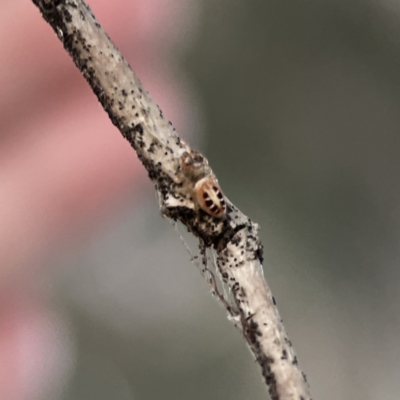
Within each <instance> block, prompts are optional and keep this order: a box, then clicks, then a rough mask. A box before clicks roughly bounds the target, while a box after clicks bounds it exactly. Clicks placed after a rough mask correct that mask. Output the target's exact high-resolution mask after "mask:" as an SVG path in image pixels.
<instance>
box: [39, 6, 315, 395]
mask: <svg viewBox="0 0 400 400" xmlns="http://www.w3.org/2000/svg"><path fill="white" fill-rule="evenodd" d="M33 3H34V4H35V5H36V6H37V7H38V8H39V9H40V11H41V13H42V15H43V17H44V19H45V20H46V21H47V22H48V23H49V24H50V25H51V26H52V28H53V29H54V31H55V32H56V34H57V36H58V38H59V39H60V40H61V42H62V43H63V45H64V47H65V49H66V50H67V51H68V53H69V54H70V55H71V57H72V59H73V61H74V62H75V64H76V66H77V67H78V68H79V69H80V71H81V72H82V74H83V76H84V77H85V78H86V80H87V81H88V83H89V85H90V86H91V88H92V89H93V91H94V93H95V94H96V96H97V98H98V99H99V101H100V103H101V104H102V106H103V108H104V110H105V111H106V112H107V113H108V115H109V117H110V119H111V121H112V122H113V124H114V125H115V126H116V127H117V128H118V129H119V130H120V132H121V133H122V135H123V136H124V138H125V139H127V140H128V141H129V143H130V144H131V145H132V147H133V148H134V149H135V150H136V153H137V155H138V157H139V159H140V160H141V162H142V163H143V165H144V167H145V168H146V170H147V172H148V174H149V177H150V179H151V180H152V181H153V183H154V184H155V188H156V191H157V192H158V195H159V199H160V207H161V212H162V214H163V215H164V216H165V217H168V218H171V219H173V220H175V221H176V220H179V221H181V222H182V223H183V224H184V225H185V226H186V227H187V228H188V230H189V231H190V232H191V233H192V234H194V235H195V236H196V237H197V238H198V239H199V241H200V245H201V248H204V249H205V248H206V247H207V248H208V247H212V248H214V249H215V251H216V253H217V266H218V269H219V272H220V275H221V276H222V278H223V281H224V283H225V284H227V285H228V286H229V288H230V290H231V293H232V296H233V302H234V305H233V306H234V312H235V313H237V316H235V318H234V319H235V321H236V324H237V325H239V327H240V329H241V331H242V333H243V336H244V338H245V339H246V341H247V343H248V345H249V347H250V349H251V351H252V352H253V354H254V356H255V358H256V360H257V362H258V363H259V365H260V367H261V371H262V375H263V376H264V378H265V381H266V383H267V385H268V387H269V393H270V395H271V398H272V399H273V400H278V399H280V400H286V399H296V400H300V399H302V400H308V399H310V392H309V388H308V385H307V382H306V378H305V375H304V374H303V373H302V371H301V370H300V369H299V366H298V363H297V358H296V356H295V354H294V351H293V348H292V345H291V342H290V341H289V339H288V337H287V335H286V332H285V329H284V326H283V324H282V321H281V318H280V316H279V313H278V310H277V308H276V306H275V302H274V299H273V297H272V294H271V291H270V289H269V288H268V286H267V284H266V282H265V280H264V277H263V273H262V266H261V263H262V245H261V242H260V240H259V238H258V225H257V224H255V223H254V222H252V221H251V220H250V219H249V218H248V217H246V216H245V215H244V214H242V213H241V212H240V211H239V210H238V209H237V208H236V207H235V206H234V205H233V204H232V203H230V202H229V201H228V200H227V199H224V200H225V205H224V204H223V202H222V205H221V204H220V205H221V207H222V206H223V207H224V208H223V209H221V210H220V211H218V214H217V212H216V211H215V212H214V211H213V209H212V207H211V209H210V210H208V211H209V212H207V209H205V206H204V204H203V206H202V203H201V199H199V200H198V201H197V202H196V194H197V193H196V192H195V191H194V189H195V188H196V186H195V183H196V179H197V178H198V177H199V176H200V175H199V173H198V172H195V173H193V174H192V175H190V173H187V172H186V173H184V172H185V171H184V169H185V168H184V167H188V166H189V167H194V165H195V164H196V163H197V164H199V165H201V166H202V167H203V170H202V171H203V174H202V175H201V176H200V177H204V176H205V177H208V178H210V179H211V180H212V182H215V183H216V178H215V176H214V175H213V173H212V171H211V169H210V168H209V167H208V163H207V160H206V159H205V158H203V157H202V156H201V155H200V154H198V153H196V152H194V151H192V150H191V149H190V148H189V146H188V145H186V144H185V143H184V142H183V141H182V140H181V139H180V138H179V136H178V135H177V134H176V132H175V130H174V129H173V128H172V125H171V124H170V123H169V122H168V121H167V120H166V119H165V118H164V117H163V114H162V112H161V110H160V109H159V107H158V106H157V105H156V104H155V103H154V102H153V100H152V99H151V98H150V96H149V95H148V93H147V92H146V91H145V90H144V88H143V86H142V84H141V83H140V81H139V80H138V78H137V77H136V76H135V74H134V73H133V72H132V70H131V68H130V67H129V65H128V63H127V62H126V60H125V59H124V58H123V57H122V55H121V54H120V53H119V51H118V50H117V49H116V47H115V46H114V44H113V43H112V42H111V40H110V39H109V37H108V36H107V34H106V33H105V32H104V30H103V28H102V27H101V26H100V24H99V23H98V22H97V20H96V19H95V17H94V15H93V14H92V12H91V10H90V9H89V7H88V6H87V5H86V4H85V2H84V1H82V0H33ZM185 157H186V158H185ZM193 176H195V177H197V178H196V179H194V178H193ZM215 194H216V195H217V194H218V192H216V193H215ZM220 198H221V197H220ZM215 199H217V201H218V198H217V197H215ZM199 205H200V207H199ZM213 279H216V278H215V277H214V276H213ZM225 307H230V306H229V305H226V304H225ZM231 312H233V311H232V310H231ZM231 315H232V314H231Z"/></svg>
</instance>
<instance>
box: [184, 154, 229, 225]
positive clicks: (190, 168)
mask: <svg viewBox="0 0 400 400" xmlns="http://www.w3.org/2000/svg"><path fill="white" fill-rule="evenodd" d="M180 161H181V164H180V171H181V173H182V175H183V176H182V179H179V180H181V181H182V182H186V186H185V185H184V186H183V188H184V190H189V191H190V194H191V197H192V199H193V201H194V204H195V207H196V210H197V209H198V208H199V207H200V208H201V209H202V210H203V211H205V212H206V213H207V214H209V215H211V216H213V217H215V218H223V217H224V216H225V213H226V203H225V198H224V195H223V193H222V191H221V188H220V187H219V185H218V181H217V178H216V176H215V175H214V173H213V172H212V170H211V168H210V167H209V165H208V161H207V160H206V159H205V158H204V157H203V156H202V155H201V154H200V153H198V152H197V151H194V150H190V149H189V148H188V150H187V151H184V152H183V153H182V155H181V160H180Z"/></svg>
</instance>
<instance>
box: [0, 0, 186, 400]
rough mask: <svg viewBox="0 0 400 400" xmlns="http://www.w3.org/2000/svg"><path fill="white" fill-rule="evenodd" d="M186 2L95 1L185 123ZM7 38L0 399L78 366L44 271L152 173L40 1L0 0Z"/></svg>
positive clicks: (40, 390)
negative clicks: (179, 73) (180, 50)
mask: <svg viewBox="0 0 400 400" xmlns="http://www.w3.org/2000/svg"><path fill="white" fill-rule="evenodd" d="M184 3H185V1H184V0H174V1H163V0H135V1H133V0H118V1H113V2H110V1H108V0H92V1H90V6H91V7H92V9H93V11H94V12H95V14H96V16H97V17H98V19H99V20H100V21H101V23H102V24H103V25H104V26H105V28H106V30H107V32H108V34H109V35H110V36H111V37H112V38H113V40H114V42H115V43H116V44H117V46H118V47H119V48H120V49H121V50H122V52H123V54H124V55H125V57H126V58H127V59H128V60H129V61H130V62H131V63H132V65H133V67H134V70H135V71H136V72H137V73H138V74H139V76H140V79H141V80H142V82H144V84H145V85H146V87H147V88H148V89H149V90H150V91H151V93H152V95H153V96H154V97H155V98H156V100H157V102H158V103H159V104H160V105H161V106H162V108H163V109H164V110H165V112H166V114H167V115H168V116H169V118H170V119H171V120H173V121H174V124H175V125H176V126H177V127H179V128H180V130H181V131H184V128H185V125H186V124H187V121H186V120H185V118H184V117H183V116H184V115H187V113H186V104H188V103H189V99H188V94H187V93H186V89H185V87H184V85H182V84H181V83H180V81H179V80H178V79H176V74H175V68H176V67H175V65H174V62H173V57H170V56H169V54H170V52H171V48H172V47H173V46H175V47H176V46H181V45H183V44H184V42H185V39H183V38H184V37H188V38H189V37H190V30H191V25H192V23H191V22H190V20H191V15H190V10H189V9H188V7H187V5H186V6H185V4H184ZM121 10H123V12H121ZM192 17H193V16H192ZM0 41H1V44H0V48H1V52H2V55H1V59H2V62H1V63H0V87H1V88H2V90H1V96H0V102H1V104H0V132H1V135H0V165H1V166H0V198H1V200H0V221H1V224H0V299H1V301H0V354H1V358H0V399H9V400H33V399H41V398H43V396H44V393H45V392H46V390H48V387H47V386H49V385H50V386H54V385H55V382H58V383H57V384H61V383H63V381H65V379H66V376H67V372H68V370H69V368H71V362H70V358H71V356H70V349H69V347H68V346H69V343H68V340H67V339H66V335H65V332H64V333H63V328H62V326H63V325H62V321H59V318H58V317H57V316H56V314H55V313H54V312H53V311H52V306H51V303H49V302H48V301H47V299H46V298H45V296H43V293H42V292H41V291H39V290H35V287H36V281H37V278H38V277H39V278H40V279H41V277H42V276H43V274H46V269H48V268H51V265H52V263H51V259H52V257H56V255H57V254H59V253H60V252H63V251H64V250H63V249H65V248H66V247H68V246H71V245H73V246H76V245H78V244H79V243H80V242H81V241H82V240H84V239H85V238H87V237H88V236H90V235H91V232H93V231H94V230H95V229H96V227H97V226H98V224H99V223H100V224H101V223H103V222H102V221H104V220H106V219H107V215H112V213H113V211H112V210H113V209H114V208H116V207H117V208H118V204H119V203H120V202H121V199H122V198H123V197H124V196H126V194H127V192H131V191H132V188H133V190H134V191H141V190H142V184H143V180H144V178H145V173H144V170H143V168H142V167H141V165H140V164H139V162H138V160H137V158H136V156H135V154H134V152H133V150H132V149H131V148H130V146H129V144H128V143H127V142H125V141H124V140H122V136H121V135H120V134H119V132H118V131H117V130H116V128H115V127H114V126H113V125H112V124H111V122H110V121H109V119H108V117H107V115H106V114H105V113H104V112H103V110H102V108H101V106H100V104H99V103H98V102H97V99H96V98H95V96H94V95H93V94H92V93H91V91H90V89H89V87H88V85H87V84H86V82H85V81H84V79H83V78H82V77H81V75H80V73H79V71H78V70H77V69H76V67H75V65H73V63H72V61H71V59H70V57H69V56H68V55H67V53H66V52H65V51H64V49H63V48H62V45H61V43H60V42H59V40H58V39H57V37H56V36H55V34H54V33H53V31H52V30H51V28H50V27H49V26H48V25H47V23H45V21H44V20H43V19H42V17H41V15H40V14H39V11H38V9H37V8H36V7H35V6H34V5H33V3H31V2H29V1H28V2H27V1H22V0H19V1H7V2H4V1H3V2H2V3H1V5H0ZM160 43H162V45H160ZM132 207H135V204H132ZM44 265H45V267H44ZM68 360H69V361H68ZM50 383H51V384H50ZM53 389H54V388H53Z"/></svg>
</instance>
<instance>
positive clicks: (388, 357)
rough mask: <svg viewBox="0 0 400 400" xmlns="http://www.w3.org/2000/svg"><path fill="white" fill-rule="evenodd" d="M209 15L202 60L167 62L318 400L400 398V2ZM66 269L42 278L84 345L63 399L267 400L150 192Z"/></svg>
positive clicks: (200, 39)
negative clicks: (245, 219)
mask: <svg viewBox="0 0 400 400" xmlns="http://www.w3.org/2000/svg"><path fill="white" fill-rule="evenodd" d="M197 7H198V13H199V14H198V20H197V23H198V26H197V27H196V30H195V33H194V36H193V38H192V39H191V41H190V46H187V47H186V48H185V50H184V51H182V49H180V50H179V51H177V52H176V54H171V56H174V57H177V58H178V60H179V63H180V65H181V70H182V79H184V80H186V81H187V84H188V87H190V88H191V90H192V91H193V93H194V97H195V98H196V100H197V104H196V105H195V107H196V110H194V114H196V113H197V114H198V116H199V118H198V119H197V120H195V121H194V122H193V131H196V132H199V131H201V132H202V134H203V136H202V139H200V140H197V142H196V141H195V143H196V146H197V147H198V148H200V149H201V151H203V152H204V153H205V154H206V155H207V157H208V158H209V161H210V163H211V165H212V167H213V169H214V171H215V172H216V174H217V175H218V178H219V181H220V183H221V186H222V188H223V190H224V192H225V193H226V194H227V196H228V197H229V198H230V199H231V200H233V201H234V203H235V204H236V205H237V206H238V207H239V208H241V209H242V211H243V212H245V213H246V214H248V215H249V216H250V217H251V218H252V219H254V220H255V221H257V222H259V223H260V225H261V238H262V240H263V243H264V246H265V264H264V271H265V276H266V279H267V280H268V282H269V285H270V286H271V288H272V291H273V293H274V296H275V298H276V299H277V303H278V307H279V310H280V313H281V315H282V318H283V320H284V323H285V325H286V328H287V330H288V333H289V337H290V338H291V340H292V342H293V344H294V348H295V350H296V352H297V355H298V358H299V360H300V365H301V367H302V368H303V370H304V371H305V372H306V374H307V376H308V380H309V382H310V385H311V389H312V393H313V397H314V398H315V399H327V400H333V399H353V400H358V399H359V400H361V399H364V400H365V399H378V398H379V399H380V400H386V399H397V398H398V397H399V394H400V379H399V378H400V344H399V338H400V320H399V314H400V310H399V302H400V294H399V288H400V276H399V275H400V274H399V262H400V258H399V236H400V207H399V206H400V203H399V196H400V184H399V179H398V176H399V172H400V159H399V155H400V138H399V123H400V113H399V107H400V78H399V76H400V75H399V71H400V29H399V26H400V3H399V2H396V1H389V0H387V1H378V0H375V1H372V0H371V1H356V0H351V1H349V0H348V1H344V0H343V1H340V0H324V1H321V0H320V1H302V2H299V1H294V0H288V1H285V2H283V1H266V0H264V1H260V0H246V1H239V0H202V1H198V4H197ZM189 133H190V132H189ZM186 134H187V133H186ZM116 140H120V139H119V138H118V137H117V136H116ZM133 197H135V200H134V201H135V203H136V204H137V202H138V201H139V202H140V207H138V206H136V207H135V208H134V210H133V211H132V207H130V204H131V202H133ZM191 247H192V248H193V249H195V243H192V244H191ZM57 263H59V268H57V270H56V271H54V272H53V273H51V274H47V275H46V276H45V277H43V282H44V286H45V287H46V288H47V289H46V290H49V288H50V290H49V291H50V293H51V296H52V297H53V301H54V304H57V307H58V310H59V313H60V315H62V318H63V320H64V321H65V322H66V324H67V325H68V332H69V335H70V339H69V340H70V342H71V348H73V349H74V355H73V360H74V361H73V368H72V370H71V371H72V372H71V377H70V380H69V383H68V385H67V386H66V387H65V388H64V391H63V395H62V400H90V399H96V400H109V399H115V400H128V399H143V400H146V399H149V400H150V399H165V400H167V399H171V400H172V399H173V400H186V399H192V400H197V399H199V400H200V399H233V400H243V399H254V400H256V399H265V398H268V395H267V391H266V388H265V386H264V384H263V382H262V379H261V376H260V373H259V370H258V367H257V365H256V364H255V362H254V360H253V359H252V356H251V355H250V352H249V351H248V349H247V348H246V345H245V343H244V341H243V340H242V339H241V337H240V335H239V333H238V332H237V331H236V330H235V329H234V327H233V326H232V325H231V323H230V322H229V321H228V320H227V318H226V316H225V312H224V310H223V309H222V307H220V305H219V304H218V303H217V301H216V300H214V299H213V298H212V297H211V294H210V293H209V289H208V287H207V286H206V284H205V282H204V281H203V280H202V278H201V277H200V274H199V272H198V271H197V270H196V268H195V267H194V266H193V265H192V264H191V263H190V261H189V256H188V255H187V253H186V252H185V249H184V247H183V245H182V244H181V243H180V240H179V238H178V236H177V235H176V234H175V232H174V230H173V228H172V227H171V226H170V224H169V223H168V222H166V221H165V220H163V219H162V218H161V217H160V216H159V215H158V211H157V200H156V198H155V195H154V192H153V190H152V188H151V185H150V183H148V184H147V188H146V189H145V190H144V191H143V192H142V193H141V194H140V199H139V200H138V198H137V193H135V194H134V195H133V193H132V199H131V198H129V197H128V198H126V200H125V201H124V204H123V206H122V207H121V210H119V211H118V212H115V215H114V216H113V217H112V218H110V219H109V220H108V222H107V223H106V224H104V225H102V227H101V229H99V230H98V231H97V233H96V235H95V236H94V237H91V238H88V239H87V243H85V245H84V246H80V247H73V248H71V249H67V251H66V252H65V253H63V255H62V256H61V257H59V258H58V260H57ZM66 265H68V268H64V266H66Z"/></svg>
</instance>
